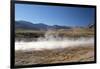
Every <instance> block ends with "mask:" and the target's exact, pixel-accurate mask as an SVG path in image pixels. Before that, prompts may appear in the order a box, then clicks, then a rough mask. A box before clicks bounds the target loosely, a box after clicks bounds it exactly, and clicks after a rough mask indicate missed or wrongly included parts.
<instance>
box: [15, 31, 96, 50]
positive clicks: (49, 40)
mask: <svg viewBox="0 0 100 69" xmlns="http://www.w3.org/2000/svg"><path fill="white" fill-rule="evenodd" d="M91 44H92V45H93V44H94V38H85V37H81V38H61V37H58V36H57V35H56V36H54V35H48V33H47V34H46V35H45V38H43V37H40V38H38V39H37V41H30V42H25V41H16V42H15V50H44V49H56V48H66V47H73V46H83V45H91Z"/></svg>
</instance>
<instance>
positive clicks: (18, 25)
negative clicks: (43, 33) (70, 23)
mask: <svg viewBox="0 0 100 69" xmlns="http://www.w3.org/2000/svg"><path fill="white" fill-rule="evenodd" d="M70 28H71V27H67V26H59V25H53V26H49V25H46V24H44V23H38V24H35V23H31V22H28V21H15V29H28V30H48V29H70Z"/></svg>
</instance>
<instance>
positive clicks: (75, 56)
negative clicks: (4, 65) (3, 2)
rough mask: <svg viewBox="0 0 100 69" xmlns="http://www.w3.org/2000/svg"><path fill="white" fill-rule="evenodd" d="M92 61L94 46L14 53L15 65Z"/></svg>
mask: <svg viewBox="0 0 100 69" xmlns="http://www.w3.org/2000/svg"><path fill="white" fill-rule="evenodd" d="M85 61H94V46H92V45H84V46H77V47H76V46H75V47H74V46H73V47H67V48H63V49H52V50H31V51H21V50H19V51H16V52H15V65H30V64H52V63H67V62H85Z"/></svg>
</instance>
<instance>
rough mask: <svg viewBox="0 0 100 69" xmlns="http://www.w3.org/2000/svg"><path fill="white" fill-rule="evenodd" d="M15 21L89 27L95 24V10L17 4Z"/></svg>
mask: <svg viewBox="0 0 100 69" xmlns="http://www.w3.org/2000/svg"><path fill="white" fill-rule="evenodd" d="M15 20H17V21H19V20H25V21H29V22H32V23H44V24H47V25H62V26H87V25H88V24H90V23H94V8H79V7H60V6H47V5H29V4H16V5H15Z"/></svg>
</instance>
